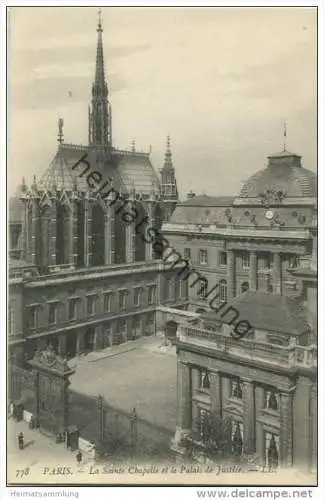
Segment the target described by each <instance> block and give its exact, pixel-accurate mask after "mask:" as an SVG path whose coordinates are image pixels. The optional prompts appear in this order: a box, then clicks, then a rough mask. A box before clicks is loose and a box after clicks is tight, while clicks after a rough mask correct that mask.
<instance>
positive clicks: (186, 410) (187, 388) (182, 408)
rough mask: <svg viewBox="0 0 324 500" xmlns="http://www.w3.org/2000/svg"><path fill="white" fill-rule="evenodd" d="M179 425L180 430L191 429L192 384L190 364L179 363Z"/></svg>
mask: <svg viewBox="0 0 324 500" xmlns="http://www.w3.org/2000/svg"><path fill="white" fill-rule="evenodd" d="M177 402H178V407H177V426H178V428H179V430H180V432H181V433H182V434H183V433H186V432H189V431H190V429H191V404H192V398H191V384H190V367H189V365H187V364H185V363H182V362H181V361H178V363H177Z"/></svg>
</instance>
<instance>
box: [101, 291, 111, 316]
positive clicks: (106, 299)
mask: <svg viewBox="0 0 324 500" xmlns="http://www.w3.org/2000/svg"><path fill="white" fill-rule="evenodd" d="M103 310H104V312H105V313H109V312H111V293H110V292H109V293H104V296H103Z"/></svg>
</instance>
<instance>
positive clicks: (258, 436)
mask: <svg viewBox="0 0 324 500" xmlns="http://www.w3.org/2000/svg"><path fill="white" fill-rule="evenodd" d="M254 394H255V396H254V399H255V411H256V418H258V417H259V415H260V410H262V409H263V408H264V388H263V387H260V386H256V387H255V389H254ZM255 441H256V456H257V457H259V459H260V464H261V465H265V461H266V460H265V459H266V457H265V439H264V430H263V425H262V423H261V422H257V421H256V423H255Z"/></svg>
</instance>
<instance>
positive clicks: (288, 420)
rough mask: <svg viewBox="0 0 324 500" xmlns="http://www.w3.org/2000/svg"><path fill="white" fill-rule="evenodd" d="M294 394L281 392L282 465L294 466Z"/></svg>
mask: <svg viewBox="0 0 324 500" xmlns="http://www.w3.org/2000/svg"><path fill="white" fill-rule="evenodd" d="M292 427H293V421H292V394H291V393H290V392H284V391H280V464H281V466H283V467H291V465H292V446H293V438H292V437H293V428H292Z"/></svg>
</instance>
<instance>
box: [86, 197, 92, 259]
mask: <svg viewBox="0 0 324 500" xmlns="http://www.w3.org/2000/svg"><path fill="white" fill-rule="evenodd" d="M84 260H85V265H86V267H90V266H91V261H92V206H91V201H90V195H89V193H87V195H86V198H85V199H84Z"/></svg>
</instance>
